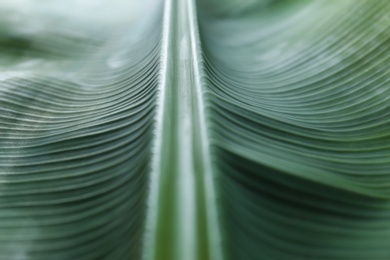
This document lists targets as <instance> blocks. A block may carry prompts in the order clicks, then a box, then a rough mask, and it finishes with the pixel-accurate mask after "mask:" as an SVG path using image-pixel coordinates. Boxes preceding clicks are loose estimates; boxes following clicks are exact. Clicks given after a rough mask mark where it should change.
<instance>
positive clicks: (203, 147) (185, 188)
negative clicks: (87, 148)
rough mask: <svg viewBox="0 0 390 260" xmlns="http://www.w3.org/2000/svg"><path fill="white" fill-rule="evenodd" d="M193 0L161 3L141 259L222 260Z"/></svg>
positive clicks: (171, 0) (169, 0) (174, 0)
mask: <svg viewBox="0 0 390 260" xmlns="http://www.w3.org/2000/svg"><path fill="white" fill-rule="evenodd" d="M197 30H198V29H197V25H196V13H195V6H194V2H193V0H168V1H166V2H165V6H164V25H163V40H162V56H161V57H162V58H161V66H162V69H161V82H160V84H161V86H160V93H159V104H158V105H159V107H158V112H157V113H158V114H157V124H156V136H155V138H156V140H155V149H154V162H153V168H152V175H151V185H150V199H149V205H148V206H149V211H148V216H147V217H148V225H147V230H146V236H145V247H144V259H145V260H167V259H169V260H174V259H177V260H179V259H180V260H183V259H186V260H197V259H202V260H207V259H212V260H220V259H222V255H221V247H220V237H219V223H218V221H217V214H216V212H217V209H216V206H215V191H214V184H213V176H212V170H211V163H210V153H209V144H208V138H207V131H206V122H205V115H204V104H203V93H202V85H201V81H200V79H201V75H200V74H201V62H200V60H199V58H200V53H199V44H198V42H199V41H198V31H197Z"/></svg>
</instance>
